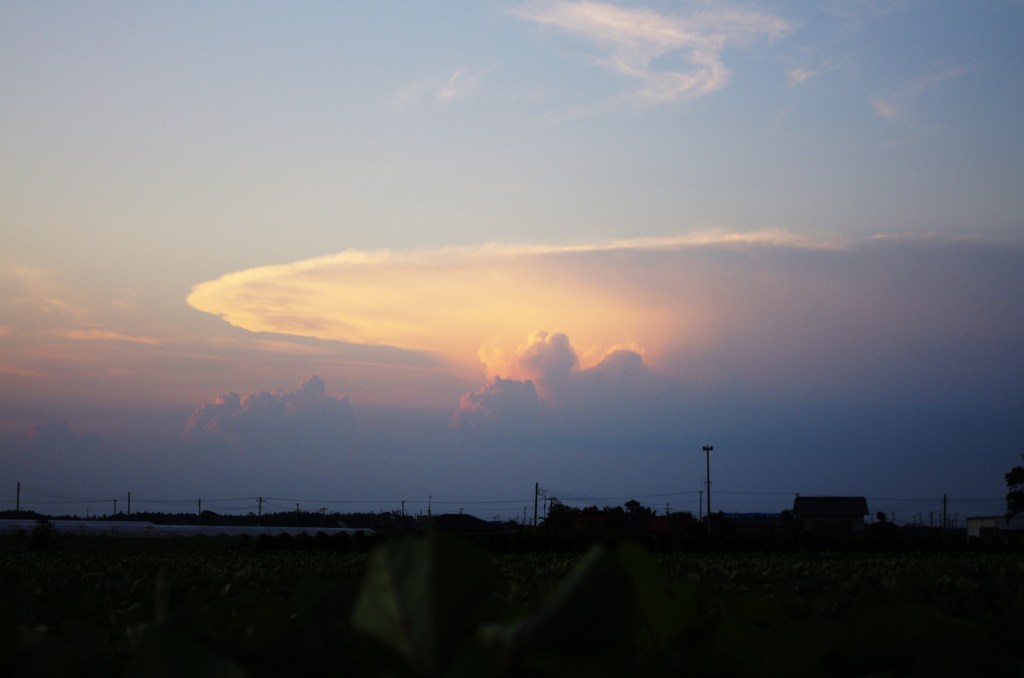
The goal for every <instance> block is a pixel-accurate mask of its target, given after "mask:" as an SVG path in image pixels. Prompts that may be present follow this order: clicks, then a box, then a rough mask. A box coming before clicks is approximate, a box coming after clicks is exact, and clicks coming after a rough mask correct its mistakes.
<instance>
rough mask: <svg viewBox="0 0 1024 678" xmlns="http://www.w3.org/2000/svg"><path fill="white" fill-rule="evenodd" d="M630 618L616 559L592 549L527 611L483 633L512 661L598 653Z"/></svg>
mask: <svg viewBox="0 0 1024 678" xmlns="http://www.w3.org/2000/svg"><path fill="white" fill-rule="evenodd" d="M631 616H632V603H631V600H630V590H629V582H628V580H627V578H626V575H625V573H624V572H623V571H622V568H621V567H620V566H619V564H618V562H617V561H616V559H615V558H614V557H612V555H611V554H610V553H608V551H607V550H606V549H604V548H602V547H594V548H593V549H591V550H590V551H589V552H588V553H587V554H586V555H585V556H584V557H583V558H582V559H581V560H580V562H579V564H578V565H577V566H576V568H575V569H573V571H572V572H570V573H569V575H568V576H567V577H566V578H565V580H564V581H563V582H562V583H561V584H560V585H559V586H558V588H557V589H555V590H554V591H553V592H552V593H551V595H550V596H549V597H548V598H547V600H545V601H544V603H543V604H542V605H541V607H540V608H539V609H538V610H537V611H536V612H535V613H534V614H532V615H530V616H528V617H526V618H524V619H522V620H520V621H518V622H515V623H513V624H510V625H504V626H500V625H495V626H491V627H489V628H487V629H485V631H484V634H485V636H486V637H487V639H488V640H489V641H490V642H492V643H499V644H502V645H504V646H505V654H506V657H507V661H509V662H510V663H512V664H515V663H517V662H521V661H522V660H524V659H525V658H527V657H530V656H534V655H538V654H542V653H552V652H554V653H580V652H603V651H606V650H610V649H612V648H616V647H619V645H620V644H621V642H622V641H623V639H624V636H625V633H624V632H625V629H626V628H627V625H628V622H629V621H630V619H631Z"/></svg>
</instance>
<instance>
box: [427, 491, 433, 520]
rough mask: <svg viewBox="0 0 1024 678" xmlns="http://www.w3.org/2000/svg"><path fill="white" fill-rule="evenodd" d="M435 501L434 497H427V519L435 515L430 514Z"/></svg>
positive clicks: (430, 495)
mask: <svg viewBox="0 0 1024 678" xmlns="http://www.w3.org/2000/svg"><path fill="white" fill-rule="evenodd" d="M433 501H434V495H432V494H428V495H427V517H428V518H429V517H430V516H432V515H434V514H433V513H431V512H430V505H431V504H432V503H433Z"/></svg>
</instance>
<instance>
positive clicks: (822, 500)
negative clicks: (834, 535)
mask: <svg viewBox="0 0 1024 678" xmlns="http://www.w3.org/2000/svg"><path fill="white" fill-rule="evenodd" d="M866 515H868V501H867V499H865V498H864V497H801V496H799V495H797V497H796V499H794V500H793V518H794V519H795V520H796V523H797V525H799V526H800V529H801V530H810V531H814V532H860V531H862V530H863V529H864V516H866Z"/></svg>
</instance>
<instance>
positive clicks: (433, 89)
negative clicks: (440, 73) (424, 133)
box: [394, 66, 494, 108]
mask: <svg viewBox="0 0 1024 678" xmlns="http://www.w3.org/2000/svg"><path fill="white" fill-rule="evenodd" d="M492 70H494V68H493V67H492V66H487V67H485V68H478V69H470V68H460V69H457V70H456V71H454V72H453V73H452V74H451V75H449V76H448V77H447V78H444V79H433V80H432V79H419V80H413V81H410V82H407V83H406V84H404V85H402V86H401V87H400V88H398V89H397V90H396V91H395V93H394V99H395V102H396V103H397V104H398V106H399V107H402V108H406V107H409V106H412V105H415V104H417V103H419V102H420V101H422V100H423V99H424V97H430V98H433V99H435V100H436V101H439V102H441V103H443V104H447V103H451V102H453V101H457V100H459V99H465V98H466V97H468V96H470V95H472V94H474V93H476V92H477V90H479V89H480V85H481V83H482V82H483V80H484V77H485V76H486V75H487V74H488V73H490V72H491V71H492Z"/></svg>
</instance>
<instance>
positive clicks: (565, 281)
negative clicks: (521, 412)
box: [188, 232, 789, 374]
mask: <svg viewBox="0 0 1024 678" xmlns="http://www.w3.org/2000/svg"><path fill="white" fill-rule="evenodd" d="M788 239H789V236H787V235H786V234H783V233H776V232H772V233H760V234H753V235H747V236H735V235H729V234H701V235H693V236H686V237H679V238H671V239H648V240H633V241H624V242H615V243H607V244H601V245H585V246H564V247H557V246H537V247H505V246H498V245H486V246H480V247H475V248H468V247H467V248H444V249H435V250H420V251H411V252H401V251H376V252H367V251H357V250H348V251H345V252H341V253H339V254H335V255H332V256H326V257H320V258H315V259H309V260H305V261H300V262H296V263H293V264H287V265H279V266H263V267H259V268H253V269H248V270H245V271H240V272H237V273H230V274H227V275H224V276H222V277H220V278H218V279H216V280H212V281H209V282H205V283H202V284H199V285H196V286H195V287H194V288H193V289H192V292H191V294H190V295H189V296H188V303H189V304H190V305H191V306H192V307H193V308H196V309H198V310H200V311H205V312H207V313H211V314H214V315H217V316H220V317H222V318H223V319H224V320H226V321H227V322H229V323H230V324H232V325H235V326H237V327H241V328H244V329H247V330H251V331H253V332H273V333H280V334H289V335H299V336H309V337H316V338H319V339H330V340H337V341H344V342H350V343H356V344H369V345H386V346H394V347H398V348H403V349H410V350H418V351H430V352H435V353H439V354H442V355H444V356H446V357H448V358H450V359H452V360H453V361H454V362H457V363H458V362H461V363H465V362H466V361H467V360H473V357H474V356H476V357H477V358H478V359H479V360H480V361H482V362H483V363H484V364H485V365H486V366H487V367H488V368H489V371H490V373H491V374H498V373H501V374H508V373H509V371H508V370H509V369H511V366H512V365H514V364H515V362H516V361H515V347H516V346H518V345H519V344H520V343H521V342H522V340H523V337H526V336H529V335H530V334H532V333H533V332H536V331H539V330H544V331H551V332H563V333H565V334H567V335H569V336H570V337H572V340H573V343H574V345H575V346H576V347H577V349H578V351H579V353H580V360H581V363H582V364H583V366H585V367H586V366H589V365H593V364H595V363H596V362H597V361H599V360H600V358H601V357H602V356H603V355H604V354H605V353H607V352H608V351H609V350H611V349H614V348H622V347H627V348H631V349H634V350H641V351H644V350H651V349H654V348H656V347H657V346H658V345H660V343H661V341H662V338H663V336H664V335H665V334H666V333H670V334H676V333H678V332H679V331H680V330H683V329H684V328H685V327H686V326H687V325H688V324H689V322H690V320H691V318H690V317H689V316H690V314H691V312H692V309H690V306H691V305H690V304H689V303H688V301H687V300H686V290H685V289H679V288H677V287H676V286H675V285H676V283H678V282H679V281H680V275H679V273H680V271H679V270H678V262H676V261H673V260H671V259H663V258H662V259H658V260H657V261H651V260H649V259H648V260H647V261H646V262H645V261H644V259H645V257H646V255H651V254H656V253H669V252H673V251H677V250H679V249H681V248H692V247H696V246H699V245H703V244H708V243H719V244H721V243H733V242H751V241H752V242H771V243H777V242H780V241H787V240H788ZM684 273H685V272H684ZM688 309H690V310H688ZM694 331H695V332H696V331H697V330H694Z"/></svg>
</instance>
